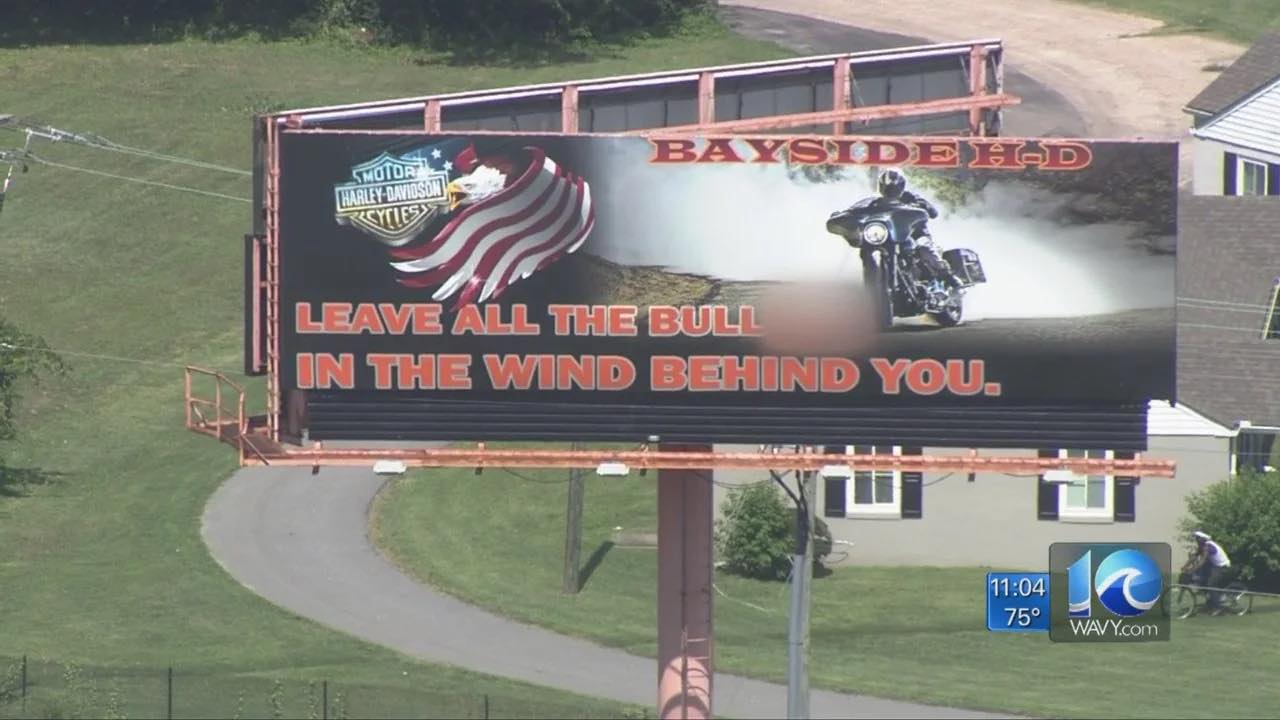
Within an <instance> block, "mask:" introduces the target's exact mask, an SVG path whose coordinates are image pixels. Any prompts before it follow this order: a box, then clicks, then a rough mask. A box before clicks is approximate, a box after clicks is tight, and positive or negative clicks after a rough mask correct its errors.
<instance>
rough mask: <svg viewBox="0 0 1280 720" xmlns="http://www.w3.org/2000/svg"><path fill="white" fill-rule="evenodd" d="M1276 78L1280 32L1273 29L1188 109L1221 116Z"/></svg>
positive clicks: (1278, 74)
mask: <svg viewBox="0 0 1280 720" xmlns="http://www.w3.org/2000/svg"><path fill="white" fill-rule="evenodd" d="M1276 79H1280V31H1272V32H1269V33H1267V34H1265V35H1263V36H1262V37H1260V38H1258V41H1257V42H1255V43H1254V44H1253V47H1250V48H1249V49H1248V50H1245V51H1244V54H1243V55H1241V56H1240V57H1239V58H1237V59H1236V61H1235V62H1233V63H1231V66H1230V67H1228V68H1227V69H1226V70H1223V71H1222V73H1221V74H1220V75H1218V77H1217V78H1215V79H1214V81H1213V82H1211V83H1209V85H1208V87H1206V88H1205V89H1204V90H1201V91H1200V94H1199V95H1196V96H1195V97H1194V98H1193V99H1192V100H1191V102H1189V103H1187V107H1186V110H1187V111H1189V112H1195V113H1207V114H1209V115H1217V114H1218V113H1220V112H1222V111H1223V110H1226V109H1227V108H1229V107H1231V106H1232V105H1234V104H1236V103H1237V102H1239V101H1240V100H1242V99H1244V98H1245V97H1247V96H1249V95H1250V94H1252V93H1253V92H1254V91H1256V90H1258V89H1259V88H1261V87H1262V86H1263V85H1266V84H1268V83H1270V82H1272V81H1274V80H1276Z"/></svg>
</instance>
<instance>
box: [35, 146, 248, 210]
mask: <svg viewBox="0 0 1280 720" xmlns="http://www.w3.org/2000/svg"><path fill="white" fill-rule="evenodd" d="M26 157H28V158H30V159H31V160H32V161H34V162H37V163H40V164H42V165H48V166H49V167H55V168H61V169H63V170H74V171H76V172H82V173H88V174H90V175H98V176H101V177H106V178H111V179H113V180H123V181H125V182H132V183H138V184H141V185H151V186H154V187H162V188H166V189H168V190H178V191H181V192H188V193H194V194H197V195H207V196H209V197H216V198H222V199H224V200H235V201H236V202H243V203H251V202H253V200H251V199H249V198H246V197H240V196H238V195H227V194H225V193H220V192H214V191H212V190H201V189H199V188H193V187H187V186H185V185H174V184H172V183H163V182H158V181H155V180H144V179H142V178H136V177H131V176H128V175H117V174H115V173H109V172H103V171H102V170H93V169H91V168H86V167H80V166H79V165H67V164H66V163H60V162H54V161H52V160H46V159H44V158H42V157H39V156H38V155H35V154H34V153H27V154H26Z"/></svg>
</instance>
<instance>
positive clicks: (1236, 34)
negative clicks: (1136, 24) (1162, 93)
mask: <svg viewBox="0 0 1280 720" xmlns="http://www.w3.org/2000/svg"><path fill="white" fill-rule="evenodd" d="M1075 1H1076V2H1080V3H1084V4H1087V5H1098V6H1101V7H1107V8H1111V9H1113V10H1122V11H1124V12H1129V13H1134V14H1136V15H1145V16H1147V17H1152V18H1156V19H1158V20H1163V21H1164V22H1165V23H1166V24H1167V25H1168V29H1169V30H1171V31H1187V30H1191V31H1203V32H1208V33H1212V34H1213V35H1217V36H1218V37H1221V38H1224V39H1226V40H1231V41H1234V42H1238V43H1242V44H1246V45H1247V44H1250V43H1252V42H1253V41H1254V40H1256V39H1257V38H1258V36H1259V35H1261V34H1262V33H1264V32H1266V31H1267V30H1277V29H1280V2H1276V0H1216V2H1206V1H1205V0H1075Z"/></svg>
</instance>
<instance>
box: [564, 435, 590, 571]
mask: <svg viewBox="0 0 1280 720" xmlns="http://www.w3.org/2000/svg"><path fill="white" fill-rule="evenodd" d="M573 449H574V450H578V449H580V448H579V446H578V443H574V444H573ZM585 486H586V480H585V473H584V472H583V471H582V468H570V469H569V509H568V512H567V513H566V518H565V530H564V592H565V593H568V594H570V595H573V594H576V593H577V592H578V589H579V585H580V582H579V579H578V569H579V567H580V565H581V563H580V561H581V558H582V506H583V496H584V495H585V494H586V492H585V491H586V487H585Z"/></svg>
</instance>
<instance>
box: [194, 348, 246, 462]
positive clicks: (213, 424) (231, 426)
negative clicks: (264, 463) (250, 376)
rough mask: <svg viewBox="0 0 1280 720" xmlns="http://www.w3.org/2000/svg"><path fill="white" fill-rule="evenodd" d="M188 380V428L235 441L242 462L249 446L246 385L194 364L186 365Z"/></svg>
mask: <svg viewBox="0 0 1280 720" xmlns="http://www.w3.org/2000/svg"><path fill="white" fill-rule="evenodd" d="M185 382H186V392H185V399H186V417H187V429H188V430H191V431H192V432H197V433H201V434H203V435H209V436H211V437H215V438H217V439H218V440H221V441H222V442H225V443H228V444H230V445H234V446H235V447H236V449H237V450H239V452H240V460H241V462H242V463H243V462H244V458H245V452H246V450H247V449H249V448H247V447H246V444H247V436H248V434H249V417H248V415H247V414H246V413H245V394H244V388H243V387H241V386H240V385H238V384H237V383H235V382H233V381H232V380H230V379H228V378H227V376H225V375H223V374H222V373H220V372H218V371H216V370H206V369H204V368H198V367H191V366H187V368H186V377H185ZM202 386H203V387H202ZM201 390H206V391H208V394H204V393H201V392H200V391H201ZM210 395H211V396H212V397H210ZM250 447H251V445H250Z"/></svg>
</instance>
